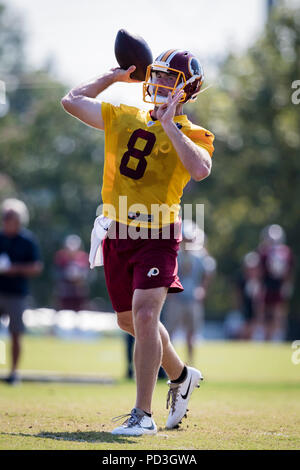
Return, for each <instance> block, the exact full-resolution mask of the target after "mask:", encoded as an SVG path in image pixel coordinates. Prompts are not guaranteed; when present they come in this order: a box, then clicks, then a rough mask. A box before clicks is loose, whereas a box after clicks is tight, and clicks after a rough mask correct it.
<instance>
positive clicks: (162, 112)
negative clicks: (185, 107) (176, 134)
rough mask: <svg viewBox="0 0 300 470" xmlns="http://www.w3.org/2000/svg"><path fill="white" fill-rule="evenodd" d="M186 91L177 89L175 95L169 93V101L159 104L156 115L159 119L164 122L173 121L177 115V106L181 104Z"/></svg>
mask: <svg viewBox="0 0 300 470" xmlns="http://www.w3.org/2000/svg"><path fill="white" fill-rule="evenodd" d="M183 94H184V92H183V90H177V91H176V92H175V93H174V95H173V96H172V93H171V92H169V93H168V102H167V103H165V104H163V105H162V106H159V108H158V110H157V112H156V117H157V119H158V120H159V121H160V122H161V123H162V125H164V124H168V123H169V122H171V121H172V120H173V118H174V116H175V111H176V107H177V105H178V104H179V101H180V100H181V98H182V96H183Z"/></svg>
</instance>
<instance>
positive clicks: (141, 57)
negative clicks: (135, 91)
mask: <svg viewBox="0 0 300 470" xmlns="http://www.w3.org/2000/svg"><path fill="white" fill-rule="evenodd" d="M115 56H116V59H117V61H118V64H119V66H120V67H121V68H122V69H125V70H127V69H128V67H130V65H135V66H136V69H135V71H134V72H133V73H132V74H131V75H130V76H131V78H134V79H135V80H140V81H141V82H142V81H144V80H145V76H146V70H147V67H148V65H149V64H152V62H153V56H152V52H151V49H150V47H149V46H148V44H147V43H146V41H145V40H144V39H143V38H141V37H140V36H134V35H132V34H130V33H128V31H126V30H125V29H120V30H119V31H118V34H117V36H116V40H115Z"/></svg>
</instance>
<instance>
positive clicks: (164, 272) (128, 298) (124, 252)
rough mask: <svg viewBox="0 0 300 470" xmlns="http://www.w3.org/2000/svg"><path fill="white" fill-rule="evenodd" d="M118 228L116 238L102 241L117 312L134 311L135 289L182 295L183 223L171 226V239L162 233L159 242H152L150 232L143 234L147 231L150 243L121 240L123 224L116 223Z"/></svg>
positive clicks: (105, 271) (154, 240)
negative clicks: (161, 289)
mask: <svg viewBox="0 0 300 470" xmlns="http://www.w3.org/2000/svg"><path fill="white" fill-rule="evenodd" d="M178 224H179V225H178ZM115 225H116V237H114V238H110V237H109V236H108V237H107V238H105V240H104V241H103V260H104V274H105V280H106V285H107V290H108V293H109V296H110V299H111V302H112V305H113V308H114V310H115V311H116V312H124V311H126V310H131V309H132V296H133V292H134V290H135V289H152V288H155V287H168V292H169V293H172V292H181V291H183V287H182V285H181V282H180V280H179V277H178V276H177V273H178V264H177V253H178V250H179V246H180V242H181V240H182V237H181V230H180V226H181V221H180V222H177V223H176V224H171V225H170V238H169V239H163V238H162V236H161V231H159V235H158V236H159V237H160V238H158V239H151V238H150V233H151V232H150V231H148V230H147V229H141V231H142V230H144V232H143V233H144V234H145V230H147V231H148V233H149V238H148V239H145V238H137V239H135V240H134V239H132V238H129V237H127V238H126V239H121V238H119V226H120V224H119V223H118V222H115ZM175 225H176V227H175ZM178 226H179V230H178ZM174 227H175V228H174ZM123 228H124V225H123ZM157 233H158V232H157Z"/></svg>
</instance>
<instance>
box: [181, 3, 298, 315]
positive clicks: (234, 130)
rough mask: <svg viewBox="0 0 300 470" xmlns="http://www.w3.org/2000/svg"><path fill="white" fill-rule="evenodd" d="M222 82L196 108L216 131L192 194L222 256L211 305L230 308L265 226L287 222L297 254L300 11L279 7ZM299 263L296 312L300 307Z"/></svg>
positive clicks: (223, 69) (227, 67) (225, 67)
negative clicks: (206, 173)
mask: <svg viewBox="0 0 300 470" xmlns="http://www.w3.org/2000/svg"><path fill="white" fill-rule="evenodd" d="M219 77H220V79H219V83H218V86H217V87H213V88H210V89H209V90H208V91H207V92H206V93H203V95H200V98H199V100H198V102H197V103H198V104H196V107H195V108H192V107H191V108H190V111H191V113H193V114H194V117H195V119H196V121H197V120H198V121H200V122H201V123H202V125H203V126H204V127H206V126H207V128H208V129H211V130H212V131H213V132H214V133H215V135H216V141H215V157H214V160H213V171H212V175H211V176H210V177H209V178H208V179H207V180H205V181H203V182H201V184H200V185H198V184H197V183H196V184H193V185H192V188H191V190H190V192H189V193H188V196H187V197H188V198H189V199H191V200H193V201H199V202H204V203H205V225H206V230H207V234H208V239H209V248H210V250H211V252H212V253H213V254H214V255H215V256H216V258H217V260H218V267H219V273H218V279H217V281H216V283H215V286H214V288H213V295H211V297H210V302H209V304H210V308H211V309H212V310H213V311H215V312H216V311H219V312H221V311H222V310H223V309H225V310H226V309H227V308H230V295H229V294H230V291H231V288H232V285H231V283H230V279H232V276H233V274H234V273H235V272H236V270H237V268H238V267H239V266H240V265H241V262H242V258H243V256H244V255H245V254H246V253H247V252H248V251H250V250H252V249H255V248H256V247H257V245H258V243H259V234H260V231H261V229H262V228H263V227H264V226H265V225H267V224H271V223H278V224H280V225H282V227H283V228H284V229H285V231H286V233H287V242H288V244H289V245H290V246H291V247H292V249H293V251H294V254H295V255H296V258H297V257H298V255H299V249H300V248H299V243H298V237H299V230H300V220H299V208H298V200H299V199H298V198H299V197H300V190H299V184H297V183H298V181H299V172H300V159H299V150H300V105H296V104H293V103H292V99H291V97H292V93H293V92H294V91H295V90H294V89H292V83H293V82H294V81H295V80H299V79H300V12H299V10H290V9H287V8H286V7H284V6H283V5H279V7H278V8H277V9H275V10H274V11H273V12H272V14H271V16H270V18H269V21H268V23H267V25H266V27H265V31H264V33H263V35H262V36H261V37H260V38H259V39H258V40H257V41H256V42H255V43H254V44H253V46H252V47H250V48H249V50H248V51H247V52H246V53H245V54H243V55H241V56H233V55H229V56H228V57H227V59H226V60H225V62H224V63H223V64H222V65H221V66H220V70H219ZM193 106H195V105H193ZM299 282H300V279H299V266H298V267H296V284H295V292H294V298H293V305H292V312H291V313H292V314H293V315H297V313H298V312H299V310H300V294H299Z"/></svg>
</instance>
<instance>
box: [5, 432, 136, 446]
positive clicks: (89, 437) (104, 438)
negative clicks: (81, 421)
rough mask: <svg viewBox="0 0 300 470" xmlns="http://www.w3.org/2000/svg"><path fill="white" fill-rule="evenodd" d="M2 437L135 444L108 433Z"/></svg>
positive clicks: (41, 433)
mask: <svg viewBox="0 0 300 470" xmlns="http://www.w3.org/2000/svg"><path fill="white" fill-rule="evenodd" d="M0 434H2V435H8V436H19V437H20V436H22V437H38V438H43V439H54V440H56V441H72V442H90V443H100V442H107V443H114V442H116V443H118V444H136V442H137V441H136V440H132V439H129V438H128V437H124V436H117V435H113V434H111V433H110V432H104V431H101V432H96V431H87V432H80V431H78V432H39V433H38V434H25V433H22V432H20V433H10V432H1V433H0Z"/></svg>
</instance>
